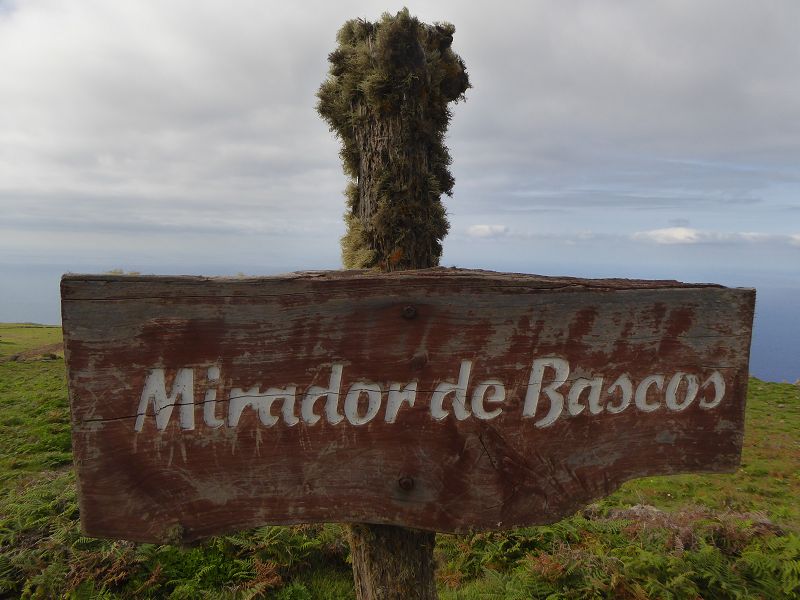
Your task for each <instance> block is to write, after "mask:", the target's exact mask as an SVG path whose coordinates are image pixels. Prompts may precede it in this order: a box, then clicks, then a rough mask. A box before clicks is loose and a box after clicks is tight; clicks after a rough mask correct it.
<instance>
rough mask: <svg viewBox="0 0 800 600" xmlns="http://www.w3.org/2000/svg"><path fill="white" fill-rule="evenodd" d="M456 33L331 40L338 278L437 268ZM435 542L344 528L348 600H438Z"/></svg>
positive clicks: (383, 26) (390, 24)
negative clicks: (342, 194)
mask: <svg viewBox="0 0 800 600" xmlns="http://www.w3.org/2000/svg"><path fill="white" fill-rule="evenodd" d="M454 32H455V28H454V27H453V26H452V25H450V24H448V23H442V24H439V23H436V24H434V25H426V24H424V23H420V22H419V21H418V20H417V19H416V18H413V17H411V16H410V15H409V13H408V10H405V9H404V10H403V11H401V12H399V13H397V15H395V16H391V15H389V14H384V15H383V17H382V19H381V20H380V21H379V22H377V23H370V22H367V21H364V20H361V19H356V20H352V21H348V22H347V23H345V24H344V26H343V27H342V28H341V29H340V30H339V33H338V35H337V40H338V42H339V45H338V47H337V49H336V50H334V51H333V52H332V53H331V54H330V55H329V57H328V60H329V61H330V63H331V67H330V74H329V77H328V79H327V80H326V81H325V82H324V83H323V84H322V86H321V87H320V89H319V92H318V97H319V103H318V105H317V110H318V111H319V113H320V114H321V115H322V117H323V118H325V120H326V121H327V122H328V123H329V125H330V127H331V129H332V130H333V131H335V132H336V134H337V135H338V136H339V138H340V140H341V141H342V151H341V156H342V160H343V162H344V170H345V173H346V174H347V175H348V176H349V177H350V180H351V181H350V185H349V186H348V189H347V201H348V208H349V210H348V213H347V214H346V215H345V218H346V221H347V233H346V234H345V236H344V237H343V238H342V258H343V262H344V265H345V267H347V268H379V269H383V270H404V269H421V268H428V267H434V266H436V265H438V264H439V258H440V256H441V253H442V245H441V240H442V238H444V236H445V235H446V234H447V230H448V228H449V225H448V223H447V217H446V213H445V209H444V206H443V205H442V202H441V199H440V198H441V195H442V194H448V195H449V194H450V193H451V191H452V188H453V183H454V181H453V177H452V175H451V174H450V171H449V168H448V167H449V164H450V155H449V153H448V151H447V148H446V147H445V145H444V143H443V140H444V133H445V131H446V129H447V124H448V122H449V120H450V111H449V109H448V107H447V105H448V104H449V103H450V102H453V101H457V100H459V99H463V98H464V92H465V91H466V90H467V88H468V87H469V79H468V77H467V72H466V70H465V68H464V63H463V61H462V60H461V59H460V58H459V57H458V55H456V54H455V53H454V52H453V51H452V50H451V49H450V45H451V43H452V41H453V33H454ZM435 541H436V537H435V534H434V533H432V532H427V531H418V530H415V529H409V528H405V527H395V526H390V525H371V524H355V525H352V526H351V528H350V546H351V550H352V557H353V576H354V578H355V587H356V596H357V598H358V599H359V600H429V599H432V598H436V597H437V595H436V584H435V579H434V566H435V565H434V558H433V548H434V544H435Z"/></svg>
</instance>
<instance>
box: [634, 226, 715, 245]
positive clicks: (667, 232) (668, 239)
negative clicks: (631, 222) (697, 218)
mask: <svg viewBox="0 0 800 600" xmlns="http://www.w3.org/2000/svg"><path fill="white" fill-rule="evenodd" d="M703 237H704V236H703V234H702V233H701V232H699V231H697V230H696V229H690V228H688V227H667V228H665V229H652V230H650V231H639V232H637V233H634V234H633V239H634V240H639V241H648V242H654V243H656V244H696V243H697V242H700V241H701V240H702V238H703Z"/></svg>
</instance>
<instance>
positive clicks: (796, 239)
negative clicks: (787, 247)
mask: <svg viewBox="0 0 800 600" xmlns="http://www.w3.org/2000/svg"><path fill="white" fill-rule="evenodd" d="M791 244H792V245H793V246H800V233H795V234H794V235H793V236H792V237H791Z"/></svg>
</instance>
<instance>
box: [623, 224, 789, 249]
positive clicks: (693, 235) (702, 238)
mask: <svg viewBox="0 0 800 600" xmlns="http://www.w3.org/2000/svg"><path fill="white" fill-rule="evenodd" d="M631 238H632V239H633V240H634V241H638V242H650V243H654V244H662V245H670V244H731V243H737V242H739V243H741V242H747V243H759V242H777V243H791V244H796V243H798V240H800V236H798V235H792V236H790V235H782V234H771V233H761V232H752V231H739V232H730V233H729V232H718V231H701V230H698V229H692V228H689V227H667V228H665V229H651V230H649V231H638V232H636V233H634V234H633V235H632V236H631Z"/></svg>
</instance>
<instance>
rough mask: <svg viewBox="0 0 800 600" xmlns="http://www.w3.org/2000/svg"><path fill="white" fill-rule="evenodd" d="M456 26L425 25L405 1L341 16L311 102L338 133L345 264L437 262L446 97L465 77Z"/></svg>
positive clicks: (445, 174)
mask: <svg viewBox="0 0 800 600" xmlns="http://www.w3.org/2000/svg"><path fill="white" fill-rule="evenodd" d="M454 32H455V27H453V26H452V25H451V24H449V23H436V24H434V25H427V24H425V23H421V22H420V21H419V20H417V19H416V18H414V17H412V16H410V15H409V13H408V10H407V9H404V10H402V11H400V12H399V13H397V14H396V15H394V16H392V15H389V14H384V15H383V17H382V18H381V20H380V21H378V22H376V23H371V22H369V21H364V20H361V19H354V20H351V21H348V22H347V23H345V24H344V26H343V27H342V28H341V29H340V30H339V33H338V35H337V40H338V43H339V45H338V47H337V48H336V50H334V51H333V52H331V54H330V55H329V56H328V60H329V61H330V74H329V77H328V79H327V80H326V81H325V82H324V83H323V84H322V86H321V87H320V89H319V92H318V94H317V95H318V97H319V103H318V105H317V109H318V110H319V113H320V114H321V115H322V116H323V117H324V118H325V120H326V121H327V122H328V124H329V125H330V127H331V130H333V131H334V132H335V133H336V134H337V136H338V137H339V139H340V140H341V142H342V150H341V157H342V161H343V162H344V171H345V173H346V174H347V175H348V176H349V177H350V179H351V181H350V184H349V185H348V188H347V192H346V194H347V205H348V211H347V213H346V215H345V219H346V221H347V233H346V234H345V236H344V237H343V238H342V257H343V261H344V265H345V267H347V268H376V267H377V268H381V269H384V270H399V269H414V268H425V267H431V266H435V265H437V264H438V262H439V257H440V256H441V254H442V238H444V236H445V235H446V234H447V230H448V227H449V225H448V222H447V215H446V211H445V209H444V206H443V205H442V202H441V196H442V194H447V195H450V194H451V193H452V190H453V176H452V175H451V174H450V170H449V165H450V154H449V152H448V151H447V147H446V146H445V145H444V135H445V131H446V130H447V125H448V123H449V121H450V109H449V108H448V104H449V103H450V102H457V101H458V100H460V99H463V98H464V92H465V91H466V90H467V88H468V87H469V79H468V77H467V72H466V70H465V68H464V62H463V61H462V60H461V58H460V57H459V56H458V55H457V54H455V53H454V52H453V50H452V49H451V48H450V45H451V44H452V42H453V33H454Z"/></svg>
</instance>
